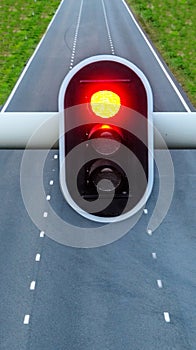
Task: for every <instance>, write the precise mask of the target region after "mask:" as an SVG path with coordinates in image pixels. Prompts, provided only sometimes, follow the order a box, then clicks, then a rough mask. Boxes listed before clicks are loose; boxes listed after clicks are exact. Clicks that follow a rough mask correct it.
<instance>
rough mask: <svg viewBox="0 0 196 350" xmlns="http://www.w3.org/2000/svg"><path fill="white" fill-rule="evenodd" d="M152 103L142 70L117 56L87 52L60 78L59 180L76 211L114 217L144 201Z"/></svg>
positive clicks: (149, 171) (150, 177) (130, 211)
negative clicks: (90, 55) (87, 55)
mask: <svg viewBox="0 0 196 350" xmlns="http://www.w3.org/2000/svg"><path fill="white" fill-rule="evenodd" d="M152 103H153V101H152V92H151V88H150V85H149V83H148V81H147V79H146V77H145V76H144V74H143V73H142V72H141V71H140V70H139V69H138V68H137V67H136V66H135V65H133V64H132V63H130V62H129V61H127V60H125V59H123V58H120V57H117V56H110V55H101V56H95V57H91V58H88V59H86V60H84V61H82V62H80V63H79V64H78V65H77V66H75V67H74V68H73V69H72V70H71V71H70V72H69V73H68V75H67V76H66V77H65V79H64V81H63V83H62V85H61V89H60V92H59V111H60V112H61V113H60V140H59V148H60V185H61V189H62V192H63V195H64V197H65V199H66V200H67V202H68V203H69V204H70V205H71V206H72V207H73V208H74V209H75V210H76V211H77V212H79V213H80V214H81V215H83V216H85V217H86V218H88V219H91V220H94V221H100V222H114V221H119V220H123V219H125V218H127V217H129V216H131V215H134V214H135V213H136V212H138V211H139V210H140V209H141V208H143V206H144V205H145V203H146V201H147V199H148V197H149V195H150V193H151V190H152V185H153V125H152V106H153V105H152Z"/></svg>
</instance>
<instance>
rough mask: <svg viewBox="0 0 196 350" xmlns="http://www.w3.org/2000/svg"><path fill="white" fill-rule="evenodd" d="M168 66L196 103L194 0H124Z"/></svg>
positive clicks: (195, 8) (195, 13)
mask: <svg viewBox="0 0 196 350" xmlns="http://www.w3.org/2000/svg"><path fill="white" fill-rule="evenodd" d="M127 4H128V5H129V6H130V7H131V9H132V10H133V11H134V13H135V15H136V17H137V18H138V20H139V22H140V23H141V26H142V27H143V29H144V30H145V31H146V32H147V34H148V35H149V37H150V38H151V40H152V41H153V43H154V44H155V46H156V47H157V49H158V50H159V52H160V53H161V55H162V57H163V58H164V60H165V61H166V63H167V65H168V66H169V68H170V69H171V71H172V72H173V74H174V75H175V76H176V78H177V79H178V81H179V82H180V83H181V85H182V87H183V89H184V90H185V92H186V93H187V95H188V97H189V99H190V100H191V102H192V103H193V104H194V105H195V106H196V58H195V56H196V55H195V53H196V40H195V37H196V26H195V23H196V6H195V1H194V0H175V1H174V0H164V1H160V0H151V1H150V2H149V1H147V0H127Z"/></svg>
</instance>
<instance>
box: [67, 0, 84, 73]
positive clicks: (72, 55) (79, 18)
mask: <svg viewBox="0 0 196 350" xmlns="http://www.w3.org/2000/svg"><path fill="white" fill-rule="evenodd" d="M83 2H84V0H82V1H81V4H80V10H79V15H78V20H77V25H76V31H75V36H74V42H73V48H72V54H71V62H70V67H69V69H72V68H73V64H74V58H75V51H76V44H77V40H78V32H79V27H80V20H81V14H82V7H83Z"/></svg>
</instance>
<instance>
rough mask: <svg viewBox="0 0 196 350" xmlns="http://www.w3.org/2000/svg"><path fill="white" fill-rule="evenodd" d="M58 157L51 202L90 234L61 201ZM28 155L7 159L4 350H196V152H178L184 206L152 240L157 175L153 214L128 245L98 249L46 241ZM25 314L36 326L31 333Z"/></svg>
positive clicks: (51, 163)
mask: <svg viewBox="0 0 196 350" xmlns="http://www.w3.org/2000/svg"><path fill="white" fill-rule="evenodd" d="M32 152H36V151H32ZM38 152H39V151H38ZM54 152H55V151H51V152H50V153H49V156H48V159H47V161H46V167H45V170H44V183H45V189H46V194H50V195H51V205H52V206H53V208H54V210H55V211H56V212H57V213H58V214H59V215H60V216H61V217H64V216H66V215H67V213H68V214H69V219H70V221H71V222H72V223H73V224H75V225H78V223H80V225H81V226H84V225H85V219H81V217H78V220H77V214H75V212H73V211H72V209H71V208H70V207H68V205H67V204H66V202H65V200H64V198H63V196H62V194H61V192H60V189H59V182H58V160H56V159H54V158H53V155H54ZM22 153H23V152H22V151H11V150H10V151H5V150H4V151H3V150H2V151H0V165H1V166H0V175H1V183H0V193H1V198H2V200H1V202H0V221H1V227H0V239H1V245H0V267H1V271H0V275H1V283H0V295H1V310H0V323H1V335H0V340H1V347H0V348H1V350H15V349H17V350H18V349H20V350H23V349H25V350H26V349H28V350H45V349H47V350H54V349H58V350H64V349H70V350H75V349H77V350H78V349H80V350H83V349H84V350H92V349H93V350H100V349H104V350H119V349H125V350H131V349H134V350H157V349H160V350H168V349H169V350H170V349H172V350H186V349H187V350H194V349H195V344H196V299H195V291H196V274H195V273H196V268H195V258H196V249H195V248H196V241H195V226H196V216H195V211H196V204H195V203H196V201H195V199H196V198H195V197H196V181H195V178H196V176H195V174H196V163H195V158H196V151H188V150H187V151H181V150H178V151H172V158H173V162H174V167H175V173H176V178H175V181H176V183H175V192H174V198H173V202H172V205H171V208H170V210H169V212H168V214H167V216H166V218H165V220H164V222H163V223H162V224H161V226H160V227H159V228H158V229H157V230H156V231H155V232H154V233H153V235H152V236H149V235H148V234H147V233H146V227H147V223H148V221H149V217H150V215H151V213H152V211H153V208H154V206H155V202H156V198H157V193H158V183H159V180H158V174H157V173H156V176H155V185H154V189H153V193H152V196H151V198H150V200H149V201H148V203H147V208H148V210H149V214H148V215H145V214H143V216H142V218H141V219H140V221H139V222H138V223H137V225H136V226H135V227H134V228H133V229H132V230H130V232H128V234H127V235H126V236H124V237H123V238H121V239H120V240H118V241H116V242H114V243H112V244H110V245H108V246H104V247H100V248H95V249H77V248H70V247H66V246H63V245H60V244H58V243H56V242H54V241H52V240H51V239H49V238H48V237H47V236H45V237H44V238H40V237H39V232H40V230H39V229H38V228H37V227H35V225H34V224H33V223H32V221H31V219H30V218H29V217H28V214H27V212H26V210H25V206H24V204H23V201H22V197H21V193H20V181H19V178H20V163H21V159H22ZM33 166H34V165H32V167H33ZM50 179H53V180H54V185H53V186H50V185H49V181H50ZM8 184H9V186H8ZM32 191H33V189H32ZM5 203H6V205H5ZM43 211H44V208H43ZM40 215H42V213H40ZM92 225H93V224H92ZM152 252H156V254H157V259H156V260H155V259H153V258H152ZM37 253H40V254H41V260H40V262H35V256H36V254H37ZM158 279H160V280H162V283H163V288H162V289H160V288H158V286H157V280H158ZM32 280H36V288H35V290H34V291H32V290H29V286H30V282H31V281H32ZM164 312H169V314H170V319H171V322H170V323H166V322H165V320H164ZM25 314H30V323H29V325H24V324H23V319H24V315H25Z"/></svg>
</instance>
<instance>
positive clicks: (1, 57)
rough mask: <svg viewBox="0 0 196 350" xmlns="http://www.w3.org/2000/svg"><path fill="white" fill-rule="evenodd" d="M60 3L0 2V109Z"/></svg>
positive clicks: (39, 0) (34, 0) (36, 0)
mask: <svg viewBox="0 0 196 350" xmlns="http://www.w3.org/2000/svg"><path fill="white" fill-rule="evenodd" d="M59 3H60V0H50V1H48V0H29V1H24V0H16V1H13V0H1V3H0V37H1V49H0V105H2V104H3V103H4V102H5V101H6V99H7V97H8V95H9V94H10V92H11V90H12V89H13V87H14V85H15V83H16V81H17V79H18V77H19V75H20V73H21V71H22V69H23V68H24V66H25V64H26V63H27V61H28V59H29V57H30V56H31V55H32V54H33V52H34V50H35V47H36V46H37V44H38V42H39V41H40V39H41V37H42V35H43V33H44V32H45V30H46V28H47V26H48V24H49V22H50V20H51V18H52V17H53V15H54V13H55V11H56V9H57V7H58V5H59Z"/></svg>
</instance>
